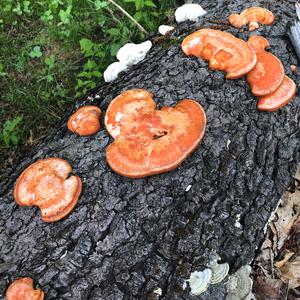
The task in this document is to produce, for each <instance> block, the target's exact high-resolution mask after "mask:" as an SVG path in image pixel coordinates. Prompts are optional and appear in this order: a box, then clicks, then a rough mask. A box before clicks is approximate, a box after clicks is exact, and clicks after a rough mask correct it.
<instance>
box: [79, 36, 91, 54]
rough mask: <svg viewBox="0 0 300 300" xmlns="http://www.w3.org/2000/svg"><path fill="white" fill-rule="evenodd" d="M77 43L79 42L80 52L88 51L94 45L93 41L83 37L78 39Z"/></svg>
mask: <svg viewBox="0 0 300 300" xmlns="http://www.w3.org/2000/svg"><path fill="white" fill-rule="evenodd" d="M79 43H80V49H81V51H82V52H87V51H90V50H91V49H92V48H93V46H94V43H93V42H92V41H91V40H89V39H85V38H84V39H81V40H80V41H79Z"/></svg>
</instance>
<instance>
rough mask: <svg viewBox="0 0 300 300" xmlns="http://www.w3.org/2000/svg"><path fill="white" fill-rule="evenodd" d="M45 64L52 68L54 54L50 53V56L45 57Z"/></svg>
mask: <svg viewBox="0 0 300 300" xmlns="http://www.w3.org/2000/svg"><path fill="white" fill-rule="evenodd" d="M45 64H46V65H47V66H48V67H49V69H52V68H53V67H54V55H51V56H50V57H46V58H45Z"/></svg>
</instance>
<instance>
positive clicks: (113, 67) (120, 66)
mask: <svg viewBox="0 0 300 300" xmlns="http://www.w3.org/2000/svg"><path fill="white" fill-rule="evenodd" d="M126 69H127V65H125V64H124V63H122V62H120V61H117V62H114V63H112V64H110V65H109V66H108V67H107V69H106V70H105V71H104V73H103V77H104V80H105V82H111V81H114V80H115V79H117V77H118V75H119V73H120V72H123V71H125V70H126Z"/></svg>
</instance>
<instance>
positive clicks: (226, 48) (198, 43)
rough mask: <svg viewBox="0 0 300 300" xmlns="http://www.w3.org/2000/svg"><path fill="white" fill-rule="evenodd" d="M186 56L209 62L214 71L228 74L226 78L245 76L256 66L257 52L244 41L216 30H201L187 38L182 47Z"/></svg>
mask: <svg viewBox="0 0 300 300" xmlns="http://www.w3.org/2000/svg"><path fill="white" fill-rule="evenodd" d="M181 48H182V50H183V52H184V53H185V54H186V55H191V56H196V57H199V58H202V59H204V60H208V61H209V67H210V68H211V69H213V70H221V71H225V72H227V75H226V78H228V79H235V78H239V77H242V76H244V75H245V74H247V73H248V72H249V71H250V70H252V69H253V68H254V66H255V64H256V55H255V52H254V51H253V50H252V49H251V48H250V47H249V45H248V44H247V43H246V42H244V41H243V40H241V39H239V38H236V37H235V36H233V35H232V34H230V33H228V32H224V31H220V30H214V29H209V28H206V29H200V30H198V31H196V32H194V33H192V34H190V35H189V36H187V37H186V38H185V39H184V40H183V42H182V45H181Z"/></svg>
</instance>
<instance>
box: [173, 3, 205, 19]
mask: <svg viewBox="0 0 300 300" xmlns="http://www.w3.org/2000/svg"><path fill="white" fill-rule="evenodd" d="M206 13H207V12H206V10H204V9H203V8H202V6H201V5H199V4H193V3H191V4H184V5H182V6H180V7H178V8H177V9H176V11H175V19H176V22H177V23H181V22H184V21H187V20H190V21H193V22H197V21H198V19H199V18H200V17H202V16H204V15H205V14H206Z"/></svg>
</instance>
